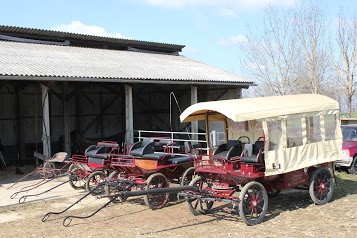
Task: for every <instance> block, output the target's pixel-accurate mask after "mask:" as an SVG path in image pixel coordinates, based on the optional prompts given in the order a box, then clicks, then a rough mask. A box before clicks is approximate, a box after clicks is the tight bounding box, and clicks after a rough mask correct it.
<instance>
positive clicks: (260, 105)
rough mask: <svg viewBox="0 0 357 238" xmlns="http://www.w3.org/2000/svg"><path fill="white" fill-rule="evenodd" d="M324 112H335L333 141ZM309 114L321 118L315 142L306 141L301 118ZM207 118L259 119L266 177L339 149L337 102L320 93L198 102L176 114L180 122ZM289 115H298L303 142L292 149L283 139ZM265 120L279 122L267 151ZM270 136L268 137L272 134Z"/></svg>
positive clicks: (334, 155)
mask: <svg viewBox="0 0 357 238" xmlns="http://www.w3.org/2000/svg"><path fill="white" fill-rule="evenodd" d="M325 115H336V117H335V118H336V131H335V137H334V139H333V140H331V139H327V138H325V136H324V129H323V127H324V116H325ZM310 116H316V117H319V118H321V127H322V129H321V133H322V134H323V135H322V140H321V141H319V142H314V143H311V142H310V143H307V139H306V133H307V132H306V131H307V129H306V126H305V125H306V123H305V118H306V117H310ZM207 118H209V121H213V120H226V119H227V118H228V119H230V120H232V121H233V122H240V121H252V120H258V119H261V120H262V121H263V123H262V124H263V129H264V134H265V138H266V144H265V148H264V151H265V155H264V161H265V167H266V171H265V174H266V176H270V175H276V174H282V173H287V172H290V171H294V170H298V169H302V168H307V167H310V166H314V165H318V164H322V163H326V162H333V161H336V160H338V158H339V153H340V150H341V148H342V134H341V129H340V122H339V103H338V102H337V101H335V100H333V99H331V98H329V97H326V96H322V95H316V94H303V95H289V96H274V97H261V98H245V99H232V100H222V101H213V102H202V103H197V104H194V105H192V106H190V107H188V108H187V109H186V110H185V111H184V112H183V113H182V114H181V116H180V119H181V121H182V122H189V121H196V120H206V119H207ZM289 118H301V123H302V125H303V126H302V141H303V144H302V145H300V146H295V147H292V148H289V146H288V145H287V140H286V120H287V119H289ZM269 120H279V121H280V122H281V125H282V131H283V135H282V139H281V142H280V143H279V145H278V148H277V149H275V150H269V143H270V139H269V133H268V129H267V122H268V121H269ZM284 133H285V134H284ZM231 134H232V133H231ZM270 136H271V137H272V135H270ZM230 139H237V138H230Z"/></svg>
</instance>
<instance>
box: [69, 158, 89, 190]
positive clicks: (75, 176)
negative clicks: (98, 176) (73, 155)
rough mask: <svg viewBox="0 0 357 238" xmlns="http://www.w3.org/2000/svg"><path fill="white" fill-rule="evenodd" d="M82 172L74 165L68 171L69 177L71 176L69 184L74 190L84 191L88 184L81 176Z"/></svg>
mask: <svg viewBox="0 0 357 238" xmlns="http://www.w3.org/2000/svg"><path fill="white" fill-rule="evenodd" d="M81 173H82V171H81V170H80V169H78V168H76V167H75V166H74V165H73V164H72V165H71V166H70V167H69V169H68V176H69V184H70V185H71V187H72V188H74V189H76V190H78V189H84V188H85V186H86V182H85V180H84V179H83V177H82V176H81Z"/></svg>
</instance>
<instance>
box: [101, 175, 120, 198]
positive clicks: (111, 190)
mask: <svg viewBox="0 0 357 238" xmlns="http://www.w3.org/2000/svg"><path fill="white" fill-rule="evenodd" d="M121 175H122V171H121V170H119V171H113V172H111V173H110V174H109V176H108V178H107V181H108V182H109V184H107V185H105V187H104V191H105V194H106V195H107V196H108V199H109V200H111V199H112V197H111V195H114V194H117V193H119V192H121V191H124V190H123V189H124V188H123V187H121V186H119V185H117V186H110V181H112V182H115V181H116V180H117V179H119V178H120V177H121ZM112 202H113V203H118V202H121V200H120V197H117V198H116V199H114V200H113V201H112Z"/></svg>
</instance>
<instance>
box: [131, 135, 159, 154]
mask: <svg viewBox="0 0 357 238" xmlns="http://www.w3.org/2000/svg"><path fill="white" fill-rule="evenodd" d="M151 153H154V141H153V140H152V139H147V138H144V139H143V140H141V141H138V142H135V143H134V144H133V145H132V146H131V147H130V151H129V154H130V155H132V156H135V157H142V156H143V155H144V154H151Z"/></svg>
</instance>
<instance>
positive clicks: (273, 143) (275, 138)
mask: <svg viewBox="0 0 357 238" xmlns="http://www.w3.org/2000/svg"><path fill="white" fill-rule="evenodd" d="M267 127H268V135H269V150H270V151H271V150H277V149H279V145H280V142H281V135H282V132H281V122H280V120H279V121H268V122H267Z"/></svg>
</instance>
